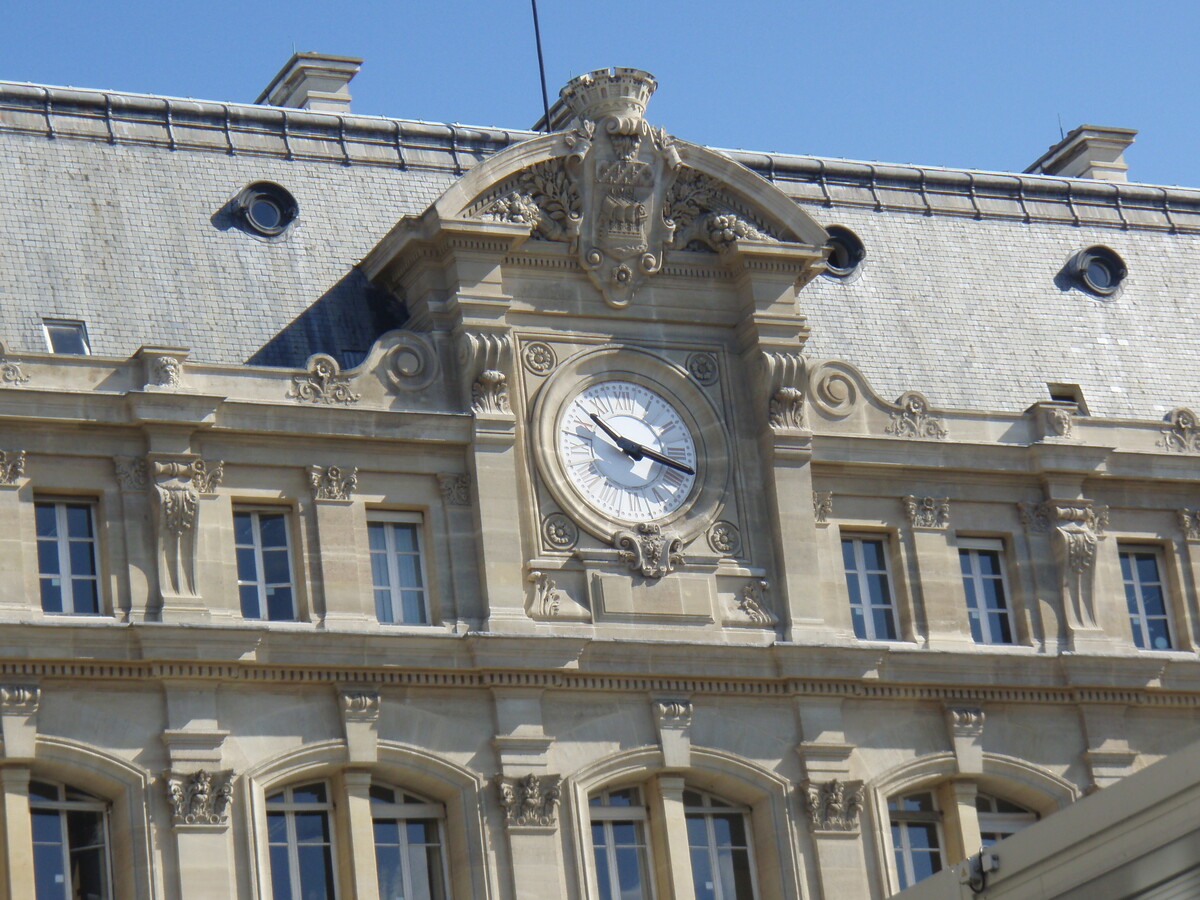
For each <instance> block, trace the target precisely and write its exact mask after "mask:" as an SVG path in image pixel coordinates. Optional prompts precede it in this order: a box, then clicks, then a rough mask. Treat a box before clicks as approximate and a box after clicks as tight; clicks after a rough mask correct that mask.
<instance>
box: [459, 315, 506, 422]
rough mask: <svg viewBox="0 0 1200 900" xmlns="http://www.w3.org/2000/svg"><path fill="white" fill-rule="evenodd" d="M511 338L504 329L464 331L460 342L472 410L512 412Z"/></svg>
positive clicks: (498, 413) (477, 413) (461, 359)
mask: <svg viewBox="0 0 1200 900" xmlns="http://www.w3.org/2000/svg"><path fill="white" fill-rule="evenodd" d="M511 356H512V341H511V339H510V338H509V336H508V335H507V334H504V333H502V332H464V333H463V334H462V336H461V338H460V342H459V359H460V362H461V363H462V365H463V375H464V377H465V379H466V380H467V381H468V383H469V384H470V403H471V412H473V413H474V414H475V415H477V416H478V415H511V413H512V406H511V405H510V403H509V397H508V375H507V374H506V372H507V371H508V368H509V364H510V362H511Z"/></svg>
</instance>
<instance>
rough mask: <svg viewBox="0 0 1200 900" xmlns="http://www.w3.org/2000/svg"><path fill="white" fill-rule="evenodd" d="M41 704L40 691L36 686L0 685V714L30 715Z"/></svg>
mask: <svg viewBox="0 0 1200 900" xmlns="http://www.w3.org/2000/svg"><path fill="white" fill-rule="evenodd" d="M41 704H42V689H41V688H40V687H38V686H37V685H36V684H2V685H0V714H3V715H32V714H34V713H36V712H37V711H38V709H39V708H40V707H41Z"/></svg>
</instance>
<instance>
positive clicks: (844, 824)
mask: <svg viewBox="0 0 1200 900" xmlns="http://www.w3.org/2000/svg"><path fill="white" fill-rule="evenodd" d="M801 791H802V792H803V795H804V807H805V810H806V811H807V812H808V821H809V824H811V825H812V830H813V831H814V832H816V833H818V834H819V833H821V832H826V833H842V834H846V833H849V834H853V833H857V832H858V827H859V815H860V813H861V812H862V807H863V783H862V782H861V781H839V780H838V779H837V778H834V779H832V780H830V781H826V782H824V783H820V782H815V781H806V782H805V783H804V784H803V785H802V786H801Z"/></svg>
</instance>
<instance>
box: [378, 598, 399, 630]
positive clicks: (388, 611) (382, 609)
mask: <svg viewBox="0 0 1200 900" xmlns="http://www.w3.org/2000/svg"><path fill="white" fill-rule="evenodd" d="M375 617H376V618H377V619H379V621H380V622H382V623H384V624H385V625H389V624H391V623H393V622H395V621H396V616H395V614H394V613H393V612H392V592H391V591H376V592H375Z"/></svg>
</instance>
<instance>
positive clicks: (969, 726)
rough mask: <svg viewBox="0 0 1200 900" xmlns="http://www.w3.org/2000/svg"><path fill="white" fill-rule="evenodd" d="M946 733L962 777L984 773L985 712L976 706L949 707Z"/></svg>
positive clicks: (947, 708)
mask: <svg viewBox="0 0 1200 900" xmlns="http://www.w3.org/2000/svg"><path fill="white" fill-rule="evenodd" d="M945 712H946V731H947V732H948V733H949V735H950V742H951V744H952V745H953V747H954V758H955V761H956V762H957V763H958V773H959V774H960V775H979V774H981V773H982V772H983V723H984V718H985V717H984V712H983V710H982V709H981V708H979V707H975V706H947V707H946V710H945Z"/></svg>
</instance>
